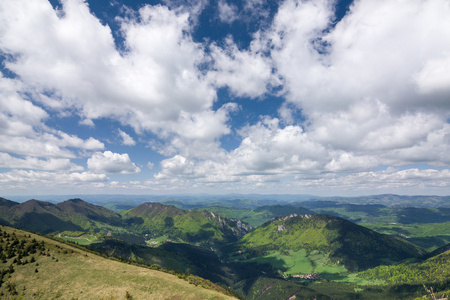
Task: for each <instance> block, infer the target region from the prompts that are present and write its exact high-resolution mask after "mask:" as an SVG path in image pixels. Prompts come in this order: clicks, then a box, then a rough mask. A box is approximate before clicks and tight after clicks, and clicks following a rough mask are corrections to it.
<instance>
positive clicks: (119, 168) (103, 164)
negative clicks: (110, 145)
mask: <svg viewBox="0 0 450 300" xmlns="http://www.w3.org/2000/svg"><path fill="white" fill-rule="evenodd" d="M87 165H88V168H89V169H90V170H92V171H93V172H96V173H120V174H133V173H139V172H140V171H141V169H140V168H139V167H137V166H136V165H135V164H134V163H133V162H132V161H131V160H130V157H129V156H128V154H127V153H124V154H119V153H113V152H111V151H105V152H103V153H102V152H96V153H94V154H93V155H92V157H90V158H89V159H88V160H87Z"/></svg>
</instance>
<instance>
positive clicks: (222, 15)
mask: <svg viewBox="0 0 450 300" xmlns="http://www.w3.org/2000/svg"><path fill="white" fill-rule="evenodd" d="M218 5H219V19H220V21H222V22H224V23H228V24H231V23H233V22H234V21H235V20H236V19H237V18H238V16H239V14H238V8H237V6H236V5H234V4H228V3H227V2H226V0H219V3H218Z"/></svg>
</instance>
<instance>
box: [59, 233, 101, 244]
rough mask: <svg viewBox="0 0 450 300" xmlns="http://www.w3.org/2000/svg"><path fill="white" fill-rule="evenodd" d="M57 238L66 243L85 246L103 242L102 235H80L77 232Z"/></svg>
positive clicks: (63, 234) (60, 234) (61, 234)
mask: <svg viewBox="0 0 450 300" xmlns="http://www.w3.org/2000/svg"><path fill="white" fill-rule="evenodd" d="M56 236H57V237H59V238H61V239H63V240H65V241H69V242H72V243H76V244H78V245H83V246H87V245H90V244H93V243H98V242H101V241H102V238H101V237H100V235H98V234H92V233H85V232H80V233H79V234H77V232H62V233H59V234H58V235H56Z"/></svg>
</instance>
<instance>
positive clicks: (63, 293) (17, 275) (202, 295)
mask: <svg viewBox="0 0 450 300" xmlns="http://www.w3.org/2000/svg"><path fill="white" fill-rule="evenodd" d="M0 229H1V230H2V232H3V233H5V232H6V233H7V234H8V235H9V237H8V239H11V237H12V236H13V237H14V238H15V239H17V240H18V241H22V240H25V241H26V243H31V240H32V239H35V240H36V241H37V242H38V243H39V245H41V243H42V242H43V244H42V245H45V250H43V251H42V248H40V249H39V250H38V251H37V252H36V253H35V254H33V256H32V257H33V259H30V260H29V261H30V262H28V258H27V263H26V264H20V265H19V264H14V265H13V262H12V260H13V259H14V258H10V259H8V260H7V261H6V262H5V263H2V262H0V269H2V270H6V269H8V268H9V266H10V265H13V269H14V272H13V273H12V274H8V275H6V277H4V278H3V281H4V283H3V284H2V285H1V287H0V295H1V296H2V297H3V299H34V298H36V299H58V298H59V299H232V298H231V297H228V296H225V295H223V294H220V293H217V292H215V291H212V290H208V289H204V288H202V287H197V286H195V285H194V284H190V283H189V282H188V281H185V280H182V279H179V278H177V276H174V275H171V274H167V273H163V272H159V271H155V270H151V269H147V268H143V267H138V266H134V265H129V264H125V263H121V262H118V261H112V260H109V259H105V258H102V257H100V256H97V255H95V254H92V253H87V252H84V251H82V250H80V249H77V248H73V247H71V246H69V245H66V244H62V243H59V242H56V241H54V240H51V239H47V238H44V237H41V236H38V235H34V234H28V233H24V232H22V231H20V230H16V229H12V228H9V227H4V226H2V227H0ZM13 233H14V235H13ZM2 240H3V241H6V239H5V238H4V239H2ZM6 245H7V244H6V243H4V245H3V246H4V247H5V246H6ZM42 247H44V246H42ZM22 260H23V261H24V260H25V258H22ZM31 261H33V262H31Z"/></svg>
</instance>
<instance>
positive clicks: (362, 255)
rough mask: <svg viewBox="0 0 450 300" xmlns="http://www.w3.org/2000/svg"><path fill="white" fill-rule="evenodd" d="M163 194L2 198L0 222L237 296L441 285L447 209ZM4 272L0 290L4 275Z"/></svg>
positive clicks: (336, 295)
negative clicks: (149, 198)
mask: <svg viewBox="0 0 450 300" xmlns="http://www.w3.org/2000/svg"><path fill="white" fill-rule="evenodd" d="M375 198H376V197H375ZM376 199H378V198H376ZM170 201H171V203H172V204H176V206H174V205H167V203H164V201H161V202H162V203H159V202H145V203H141V204H138V203H136V205H135V206H133V207H131V208H130V207H125V206H123V205H116V206H114V207H119V206H120V207H125V208H127V209H124V210H116V211H112V210H110V209H107V208H106V207H108V206H109V207H111V205H108V204H107V203H105V206H106V207H103V206H99V205H96V204H92V203H89V202H86V201H83V200H81V199H70V200H66V201H63V202H60V203H56V204H54V203H51V202H44V201H38V200H29V201H25V202H23V203H18V202H14V201H10V200H7V199H4V198H1V199H0V224H3V227H2V228H5V229H3V230H6V229H8V228H10V227H7V226H13V227H16V228H22V229H25V230H29V231H32V232H36V233H39V234H46V235H48V236H49V237H52V238H53V239H56V240H58V242H56V241H54V242H55V243H59V244H58V247H71V248H70V249H78V250H79V251H95V253H99V254H100V255H103V256H105V257H110V258H114V259H115V260H116V262H117V263H119V262H118V261H123V262H135V263H138V264H141V265H142V266H148V267H151V268H153V269H155V268H156V269H161V270H167V271H168V272H169V273H170V272H172V273H174V274H186V275H182V276H181V277H183V278H186V277H187V276H198V278H204V279H205V280H207V281H208V282H211V284H216V285H217V286H218V287H226V288H227V289H228V288H229V289H231V290H232V291H233V292H234V293H236V296H238V297H241V298H243V299H289V298H291V299H294V298H292V297H294V296H295V297H297V299H311V298H316V299H331V298H333V299H348V298H355V297H358V298H359V299H386V298H401V299H415V298H420V297H423V296H425V297H426V296H429V292H427V289H428V290H430V289H431V288H433V293H436V294H438V295H444V294H447V295H448V293H449V290H450V274H449V271H448V270H449V269H450V247H449V245H448V243H449V242H450V230H449V229H450V209H449V208H445V207H434V206H433V207H405V206H395V207H394V206H387V205H385V204H380V203H347V202H336V201H329V200H323V199H322V200H314V201H313V200H309V201H306V202H305V201H299V202H294V201H289V202H288V203H279V202H278V203H271V202H270V201H268V200H267V201H265V202H264V203H263V204H264V205H260V204H261V202H259V201H252V200H244V201H234V202H233V204H234V205H232V206H231V205H229V204H230V202H228V201H222V202H221V201H215V202H214V206H208V203H207V202H198V203H197V202H195V201H191V202H186V203H184V204H183V202H176V201H174V200H170ZM408 201H410V200H409V199H408ZM175 202H176V203H175ZM240 204H242V205H240ZM183 205H184V206H185V207H183ZM177 206H178V207H177ZM186 206H189V207H186ZM8 230H18V229H8ZM25 235H26V234H25ZM32 235H33V236H34V234H32ZM39 238H40V239H44V237H40V236H39ZM61 243H63V244H61ZM62 245H65V246H62ZM2 249H3V250H2ZM2 249H0V250H2V251H3V253H5V250H4V248H2ZM83 249H85V250H83ZM2 251H0V252H2ZM59 251H60V250H59ZM80 258H81V257H77V259H80ZM58 259H59V261H61V259H62V258H58ZM10 264H11V260H7V261H6V263H3V264H1V266H0V269H2V270H3V269H7V268H8V267H9V265H10ZM49 268H50V267H49ZM30 272H31V271H30ZM187 274H192V275H187ZM179 277H180V276H179ZM3 278H4V279H5V278H7V280H4V283H3V285H2V288H1V289H0V290H4V291H6V288H5V287H6V286H7V282H10V281H11V280H10V279H12V278H13V277H8V276H6V277H5V276H4V277H3ZM27 280H28V277H27ZM30 280H31V279H30ZM127 280H128V279H127ZM130 280H138V279H130ZM139 280H140V279H139ZM13 281H14V280H13ZM5 282H6V283H5ZM424 286H425V287H426V288H424ZM91 288H92V287H91ZM26 289H28V287H26ZM227 289H224V290H223V291H226V290H227ZM122 292H123V291H122ZM130 293H131V291H130ZM133 293H134V294H136V295H137V294H139V293H140V292H138V291H133ZM122 294H124V293H122ZM124 295H125V294H124ZM121 297H122V296H121ZM119 299H120V298H119ZM135 299H140V298H139V297H137V296H136V298H135ZM205 299H207V298H205ZM214 299H215V298H214ZM217 299H219V298H217Z"/></svg>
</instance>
